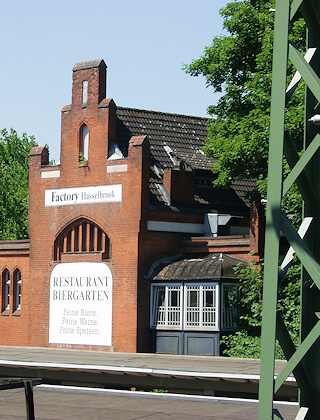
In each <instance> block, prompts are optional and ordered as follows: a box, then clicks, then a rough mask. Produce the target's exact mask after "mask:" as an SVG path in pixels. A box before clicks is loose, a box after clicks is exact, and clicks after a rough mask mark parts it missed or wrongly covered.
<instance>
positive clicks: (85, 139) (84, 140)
mask: <svg viewBox="0 0 320 420" xmlns="http://www.w3.org/2000/svg"><path fill="white" fill-rule="evenodd" d="M79 152H80V161H83V160H88V155H89V129H88V126H87V125H86V124H83V125H82V126H81V129H80V151H79Z"/></svg>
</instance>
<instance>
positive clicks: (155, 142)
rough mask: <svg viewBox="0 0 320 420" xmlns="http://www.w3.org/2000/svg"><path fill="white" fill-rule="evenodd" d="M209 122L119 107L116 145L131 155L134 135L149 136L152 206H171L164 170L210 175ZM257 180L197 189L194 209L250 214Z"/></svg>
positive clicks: (211, 161)
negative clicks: (251, 193)
mask: <svg viewBox="0 0 320 420" xmlns="http://www.w3.org/2000/svg"><path fill="white" fill-rule="evenodd" d="M207 125H208V119H207V118H201V117H193V116H186V115H178V114H169V113H164V112H156V111H146V110H141V109H132V108H123V107H118V108H117V143H118V146H119V148H120V149H121V151H122V153H123V155H124V156H127V155H128V143H129V140H130V138H131V136H138V135H147V136H148V139H149V142H150V153H151V168H150V204H151V205H155V206H168V202H167V200H166V194H165V191H164V187H163V181H162V177H163V169H165V168H174V167H177V166H179V165H180V164H182V165H183V166H185V167H186V168H188V169H189V170H194V171H198V172H199V171H200V172H201V171H207V173H210V174H211V166H212V164H213V162H214V159H213V158H209V157H207V156H205V154H204V153H203V152H202V150H201V148H202V147H203V146H204V144H205V141H206V138H207V136H208V131H207ZM255 187H256V183H255V181H252V180H244V181H235V182H234V184H233V185H232V186H231V188H230V189H214V188H210V189H204V188H197V187H196V193H195V197H194V199H195V202H194V206H196V207H197V208H203V209H204V210H207V211H208V210H210V211H214V210H217V211H240V212H241V211H247V210H248V207H249V205H250V203H249V202H248V200H247V199H246V193H247V192H249V191H252V190H254V189H255Z"/></svg>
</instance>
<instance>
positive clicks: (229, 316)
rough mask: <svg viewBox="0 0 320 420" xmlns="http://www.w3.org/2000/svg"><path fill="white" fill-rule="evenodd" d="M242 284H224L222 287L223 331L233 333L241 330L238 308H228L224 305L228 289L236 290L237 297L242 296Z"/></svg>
mask: <svg viewBox="0 0 320 420" xmlns="http://www.w3.org/2000/svg"><path fill="white" fill-rule="evenodd" d="M240 286H241V284H240V283H223V284H222V285H221V330H225V331H233V330H237V329H238V328H239V324H238V322H237V319H236V317H237V315H238V308H237V307H236V306H229V307H228V308H226V307H225V305H224V300H225V299H224V294H225V289H226V288H229V289H230V288H234V290H235V291H236V292H235V293H236V295H237V296H236V297H239V296H240Z"/></svg>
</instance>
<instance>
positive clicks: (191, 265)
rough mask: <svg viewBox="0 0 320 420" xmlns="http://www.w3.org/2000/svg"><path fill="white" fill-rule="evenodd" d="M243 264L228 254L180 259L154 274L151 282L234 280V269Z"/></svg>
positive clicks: (235, 277)
mask: <svg viewBox="0 0 320 420" xmlns="http://www.w3.org/2000/svg"><path fill="white" fill-rule="evenodd" d="M239 263H243V264H245V262H244V261H243V260H240V259H239V258H235V257H231V256H230V255H228V254H223V253H222V254H209V255H207V256H204V257H199V258H182V259H179V260H178V261H174V262H170V263H169V264H166V265H165V266H164V267H162V268H161V269H160V271H159V272H158V273H157V274H155V275H154V276H153V278H152V280H159V281H193V280H221V279H222V280H236V279H237V276H236V274H235V272H234V269H235V267H236V266H237V265H238V264H239Z"/></svg>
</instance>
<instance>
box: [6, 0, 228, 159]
mask: <svg viewBox="0 0 320 420" xmlns="http://www.w3.org/2000/svg"><path fill="white" fill-rule="evenodd" d="M228 2H230V0H161V1H159V0H94V1H87V0H55V1H52V0H10V1H4V0H3V1H0V15H1V24H0V40H1V43H0V45H1V46H0V51H1V58H2V60H1V61H2V63H1V65H0V80H1V89H0V129H2V128H7V129H10V128H11V127H12V128H13V129H15V130H16V131H17V132H18V134H19V135H21V134H22V133H23V132H26V133H27V134H28V135H29V136H31V135H33V136H34V137H35V140H36V141H37V143H38V144H39V146H43V145H45V144H48V145H49V150H50V158H51V159H54V160H55V161H56V162H58V161H59V160H60V137H61V136H60V131H61V120H60V116H61V109H62V107H63V106H65V105H67V104H70V103H71V88H72V68H73V66H74V64H75V63H78V62H82V61H89V60H96V59H101V58H102V59H104V61H105V63H106V64H107V67H108V70H107V98H113V100H114V101H115V103H116V105H118V106H122V107H130V108H138V109H146V110H153V111H160V112H170V113H176V114H184V115H195V116H200V117H206V116H207V112H206V109H207V107H208V106H209V105H212V104H215V103H216V102H217V100H218V98H219V96H218V95H217V94H214V93H213V91H212V89H211V88H206V84H205V79H204V78H202V77H191V76H190V75H187V74H185V72H183V71H182V69H181V67H182V64H183V63H186V64H189V63H190V62H191V61H192V60H193V59H197V58H198V57H200V56H201V55H202V53H203V51H204V48H205V46H209V45H211V42H212V38H213V37H214V36H217V35H222V34H223V28H222V18H221V16H220V15H219V9H221V8H222V7H224V6H225V5H226V4H227V3H228Z"/></svg>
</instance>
